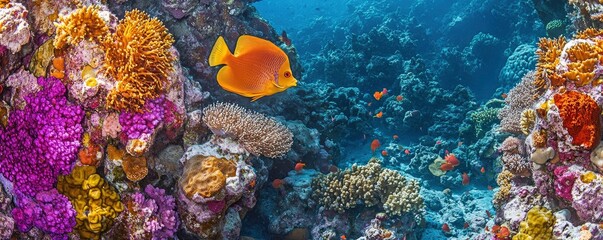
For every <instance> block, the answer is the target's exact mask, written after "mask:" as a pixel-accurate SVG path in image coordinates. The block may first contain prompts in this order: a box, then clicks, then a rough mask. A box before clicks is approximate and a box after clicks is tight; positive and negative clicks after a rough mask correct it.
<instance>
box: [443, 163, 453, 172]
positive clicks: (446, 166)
mask: <svg viewBox="0 0 603 240" xmlns="http://www.w3.org/2000/svg"><path fill="white" fill-rule="evenodd" d="M452 169H454V166H452V164H450V163H442V165H440V170H442V171H450V170H452Z"/></svg>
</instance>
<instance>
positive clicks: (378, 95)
mask: <svg viewBox="0 0 603 240" xmlns="http://www.w3.org/2000/svg"><path fill="white" fill-rule="evenodd" d="M387 94H388V91H387V88H383V90H381V91H380V92H375V93H373V97H374V98H375V100H377V101H379V100H381V98H382V97H383V96H386V95H387ZM402 100H404V97H402V95H398V96H396V101H398V102H401V101H402ZM372 104H373V103H372V102H369V103H367V105H368V106H369V107H370V106H371V105H372ZM369 114H371V115H372V114H373V113H372V112H370V113H369ZM373 117H376V118H382V117H383V111H379V112H378V113H377V114H375V115H374V116H373Z"/></svg>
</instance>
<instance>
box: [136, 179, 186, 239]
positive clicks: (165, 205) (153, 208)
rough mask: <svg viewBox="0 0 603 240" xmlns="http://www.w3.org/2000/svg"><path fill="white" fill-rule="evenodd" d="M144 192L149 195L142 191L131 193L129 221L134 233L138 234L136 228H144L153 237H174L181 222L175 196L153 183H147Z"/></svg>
mask: <svg viewBox="0 0 603 240" xmlns="http://www.w3.org/2000/svg"><path fill="white" fill-rule="evenodd" d="M144 192H145V193H146V196H147V197H145V195H144V194H143V193H141V192H137V193H134V194H132V195H131V198H132V203H133V206H132V211H128V214H129V216H128V217H127V221H129V224H130V227H131V228H130V229H131V230H132V234H138V233H137V232H136V231H135V230H136V229H140V228H142V229H143V230H144V234H145V235H148V236H151V237H152V239H167V238H171V237H173V236H174V233H175V232H176V230H177V229H178V224H179V222H178V215H177V213H176V210H175V208H176V202H175V199H174V197H172V196H170V195H166V194H165V190H163V189H160V188H155V187H153V186H151V185H147V187H146V188H145V191H144Z"/></svg>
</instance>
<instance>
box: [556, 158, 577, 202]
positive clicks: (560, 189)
mask: <svg viewBox="0 0 603 240" xmlns="http://www.w3.org/2000/svg"><path fill="white" fill-rule="evenodd" d="M568 168H569V167H567V166H559V167H557V168H555V170H554V171H553V173H554V174H555V182H554V185H555V193H557V195H558V196H559V197H561V198H563V199H565V200H568V201H570V202H571V201H572V187H573V186H574V182H575V181H576V178H578V173H577V172H573V171H568Z"/></svg>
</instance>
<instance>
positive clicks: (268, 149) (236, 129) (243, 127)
mask: <svg viewBox="0 0 603 240" xmlns="http://www.w3.org/2000/svg"><path fill="white" fill-rule="evenodd" d="M203 122H205V124H207V126H208V127H209V128H210V129H211V131H212V132H213V133H214V134H215V135H217V136H219V137H224V136H226V137H231V138H233V139H234V140H235V141H237V142H238V143H239V144H241V145H243V147H244V148H245V149H246V150H247V151H249V152H250V153H252V154H254V155H258V156H259V155H264V156H266V157H271V158H276V157H281V156H283V155H285V154H286V153H287V152H288V151H289V150H290V149H291V145H292V144H293V134H292V133H291V131H290V130H289V129H288V128H287V127H285V126H284V125H283V124H281V123H279V122H277V121H276V120H274V119H272V118H268V117H266V116H264V115H262V114H260V113H256V112H252V111H248V110H246V109H244V108H242V107H240V106H238V105H235V104H230V103H214V104H212V105H209V106H207V107H206V108H205V109H203Z"/></svg>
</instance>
